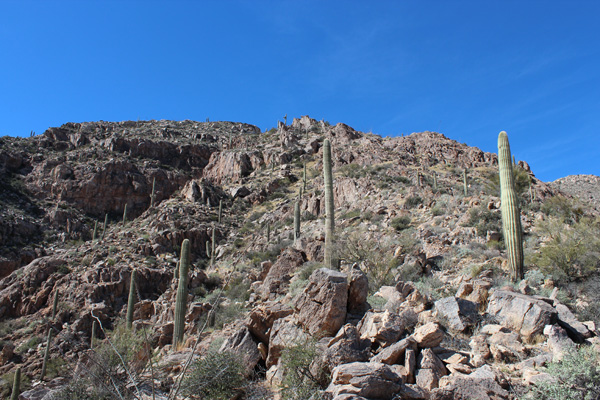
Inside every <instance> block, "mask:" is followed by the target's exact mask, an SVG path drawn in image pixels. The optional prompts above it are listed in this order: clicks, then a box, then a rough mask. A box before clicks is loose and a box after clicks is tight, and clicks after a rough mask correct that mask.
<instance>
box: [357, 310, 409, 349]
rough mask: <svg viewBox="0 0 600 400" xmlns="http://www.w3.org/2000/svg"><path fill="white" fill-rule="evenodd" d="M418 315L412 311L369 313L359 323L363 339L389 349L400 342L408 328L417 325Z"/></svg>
mask: <svg viewBox="0 0 600 400" xmlns="http://www.w3.org/2000/svg"><path fill="white" fill-rule="evenodd" d="M417 319H418V317H417V314H415V312H414V311H413V310H412V309H410V308H409V309H405V310H403V311H401V314H396V313H392V312H389V311H387V310H386V311H383V312H381V311H368V312H367V313H366V314H365V315H364V317H363V318H362V319H361V320H360V322H359V323H358V326H357V328H358V330H359V331H360V336H361V338H363V339H369V340H371V341H373V342H377V343H378V344H379V345H380V346H381V347H387V346H389V345H391V344H393V343H395V342H397V341H398V339H400V338H401V337H402V335H403V334H404V333H405V332H406V330H407V329H408V328H412V327H413V326H414V325H416V323H417Z"/></svg>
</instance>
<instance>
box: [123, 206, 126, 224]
mask: <svg viewBox="0 0 600 400" xmlns="http://www.w3.org/2000/svg"><path fill="white" fill-rule="evenodd" d="M126 223H127V203H125V207H124V208H123V226H125V224H126Z"/></svg>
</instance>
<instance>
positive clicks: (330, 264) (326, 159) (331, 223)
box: [323, 139, 335, 269]
mask: <svg viewBox="0 0 600 400" xmlns="http://www.w3.org/2000/svg"><path fill="white" fill-rule="evenodd" d="M323 180H324V182H325V215H326V216H325V256H324V259H323V263H324V264H325V266H326V267H327V268H331V269H333V268H334V266H335V265H334V256H333V234H334V228H335V216H334V214H333V174H332V173H331V144H330V143H329V139H325V140H324V141H323Z"/></svg>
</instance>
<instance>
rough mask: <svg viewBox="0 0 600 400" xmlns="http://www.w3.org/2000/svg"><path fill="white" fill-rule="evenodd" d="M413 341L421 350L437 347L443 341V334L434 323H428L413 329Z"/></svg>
mask: <svg viewBox="0 0 600 400" xmlns="http://www.w3.org/2000/svg"><path fill="white" fill-rule="evenodd" d="M412 337H413V339H414V340H415V342H417V345H418V346H419V348H421V349H425V348H429V347H437V346H439V345H440V343H442V340H443V339H444V332H443V331H442V330H441V329H440V326H439V325H438V324H436V323H435V322H430V323H427V324H425V325H422V326H420V327H418V328H417V329H415V332H414V333H413V334H412Z"/></svg>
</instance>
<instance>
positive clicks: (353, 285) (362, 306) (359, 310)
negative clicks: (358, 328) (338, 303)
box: [348, 264, 370, 314]
mask: <svg viewBox="0 0 600 400" xmlns="http://www.w3.org/2000/svg"><path fill="white" fill-rule="evenodd" d="M368 295H369V279H368V278H367V275H366V274H365V273H364V272H363V271H362V270H361V269H360V268H359V267H358V265H356V264H354V265H353V266H352V269H351V271H350V286H349V287H348V313H350V314H363V313H365V312H366V311H367V310H368V309H369V308H370V306H369V303H367V296H368Z"/></svg>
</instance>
